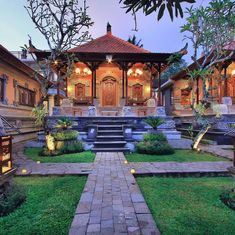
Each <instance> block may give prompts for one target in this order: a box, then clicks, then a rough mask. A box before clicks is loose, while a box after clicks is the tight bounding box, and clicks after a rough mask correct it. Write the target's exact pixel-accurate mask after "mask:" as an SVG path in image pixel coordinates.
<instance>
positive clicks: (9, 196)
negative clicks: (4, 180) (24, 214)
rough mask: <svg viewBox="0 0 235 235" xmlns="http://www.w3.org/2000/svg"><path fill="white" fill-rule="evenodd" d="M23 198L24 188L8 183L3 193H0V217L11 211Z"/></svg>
mask: <svg viewBox="0 0 235 235" xmlns="http://www.w3.org/2000/svg"><path fill="white" fill-rule="evenodd" d="M25 199H26V195H25V190H24V188H20V187H19V186H18V185H15V184H13V185H10V186H9V187H8V188H7V190H6V191H5V192H4V193H3V194H0V217H1V216H6V215H8V214H10V213H11V212H13V211H14V210H15V209H16V208H17V207H19V206H20V205H21V204H22V203H23V202H24V201H25Z"/></svg>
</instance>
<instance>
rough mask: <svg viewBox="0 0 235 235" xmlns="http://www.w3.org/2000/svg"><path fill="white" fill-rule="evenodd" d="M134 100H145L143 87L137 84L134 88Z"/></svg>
mask: <svg viewBox="0 0 235 235" xmlns="http://www.w3.org/2000/svg"><path fill="white" fill-rule="evenodd" d="M132 98H135V99H137V100H140V99H142V98H143V85H141V84H138V83H137V84H135V85H133V86H132Z"/></svg>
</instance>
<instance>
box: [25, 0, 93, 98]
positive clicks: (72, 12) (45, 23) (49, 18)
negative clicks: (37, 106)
mask: <svg viewBox="0 0 235 235" xmlns="http://www.w3.org/2000/svg"><path fill="white" fill-rule="evenodd" d="M81 2H82V4H81ZM87 8H88V7H87V5H86V0H83V1H79V0H47V1H45V0H27V5H26V6H25V9H26V10H27V12H28V15H29V17H30V18H31V20H32V21H33V23H34V24H35V26H36V28H37V29H38V30H39V32H40V33H41V34H42V35H43V37H44V38H45V40H46V42H47V45H48V47H49V51H47V52H46V55H47V56H46V58H43V59H42V60H40V61H39V60H37V59H36V58H35V61H36V62H37V65H38V66H39V70H40V71H41V72H42V73H43V75H44V77H45V80H43V81H42V80H40V81H39V82H40V83H41V87H42V92H43V95H44V97H45V96H46V95H47V89H48V87H49V86H50V85H51V84H55V85H56V86H58V84H60V82H61V81H63V80H64V79H65V78H66V77H68V76H69V75H70V74H71V71H72V68H73V65H74V63H73V62H74V59H75V58H74V56H73V55H72V54H70V53H66V51H67V50H68V49H70V48H71V47H72V46H75V45H78V44H81V43H82V42H84V41H87V40H89V39H90V38H91V37H90V34H89V32H88V29H89V27H90V26H92V25H93V22H92V21H91V18H90V17H89V16H88V14H87ZM27 49H28V50H29V51H30V52H37V51H38V50H37V49H36V48H35V47H34V46H33V44H32V40H31V38H30V40H29V47H28V48H27ZM58 71H60V72H59V73H58ZM55 73H57V76H56V75H55Z"/></svg>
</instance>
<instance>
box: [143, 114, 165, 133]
mask: <svg viewBox="0 0 235 235" xmlns="http://www.w3.org/2000/svg"><path fill="white" fill-rule="evenodd" d="M145 122H146V123H147V124H148V125H150V126H151V127H152V128H153V129H155V130H156V129H157V127H158V126H160V125H161V124H163V123H164V122H165V121H164V120H163V119H162V118H160V117H153V116H152V117H147V118H146V119H145Z"/></svg>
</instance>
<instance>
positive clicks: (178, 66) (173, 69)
mask: <svg viewBox="0 0 235 235" xmlns="http://www.w3.org/2000/svg"><path fill="white" fill-rule="evenodd" d="M186 67H187V63H186V62H185V60H184V59H180V61H177V62H173V63H172V64H171V65H170V66H169V67H168V68H167V69H166V70H164V71H163V72H162V74H161V80H162V82H166V81H167V80H168V79H170V78H171V77H173V76H174V75H175V74H177V73H178V72H179V71H181V70H183V69H185V68H186Z"/></svg>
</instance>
